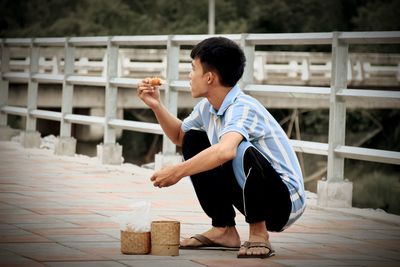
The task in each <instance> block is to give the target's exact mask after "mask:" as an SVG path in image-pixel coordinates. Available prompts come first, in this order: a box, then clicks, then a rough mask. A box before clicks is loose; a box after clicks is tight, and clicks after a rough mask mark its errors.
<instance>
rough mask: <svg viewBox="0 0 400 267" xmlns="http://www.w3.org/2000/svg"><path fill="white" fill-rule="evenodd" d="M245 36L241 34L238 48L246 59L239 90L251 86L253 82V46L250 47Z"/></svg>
mask: <svg viewBox="0 0 400 267" xmlns="http://www.w3.org/2000/svg"><path fill="white" fill-rule="evenodd" d="M246 37H247V34H242V36H241V40H240V46H241V47H242V49H243V52H244V55H245V57H246V66H245V68H244V72H243V76H242V79H241V80H240V82H239V85H240V88H241V89H242V90H244V89H245V87H246V85H248V84H252V83H253V80H254V59H255V45H250V44H248V42H246Z"/></svg>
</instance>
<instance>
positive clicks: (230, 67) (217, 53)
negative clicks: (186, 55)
mask: <svg viewBox="0 0 400 267" xmlns="http://www.w3.org/2000/svg"><path fill="white" fill-rule="evenodd" d="M190 57H191V58H192V59H195V58H199V59H200V62H201V64H202V66H203V69H204V72H207V71H216V72H217V73H218V75H219V78H220V83H221V84H222V85H223V86H231V87H233V86H234V85H236V83H237V82H238V81H239V79H240V78H241V77H242V75H243V71H244V66H245V64H246V57H245V56H244V53H243V51H242V49H241V48H240V47H239V45H237V44H236V43H235V42H234V41H232V40H230V39H228V38H225V37H211V38H208V39H205V40H203V41H201V42H200V43H198V44H197V45H196V46H195V47H194V48H193V50H192V52H191V53H190Z"/></svg>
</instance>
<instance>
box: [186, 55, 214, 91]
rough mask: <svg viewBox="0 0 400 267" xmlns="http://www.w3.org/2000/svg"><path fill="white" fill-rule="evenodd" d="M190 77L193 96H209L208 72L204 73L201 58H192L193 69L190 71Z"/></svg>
mask: <svg viewBox="0 0 400 267" xmlns="http://www.w3.org/2000/svg"><path fill="white" fill-rule="evenodd" d="M189 77H190V87H191V91H192V96H193V97H194V98H197V97H205V96H207V92H208V78H209V77H208V75H207V72H206V73H203V66H202V65H201V63H200V59H199V58H195V59H193V60H192V70H191V71H190V74H189Z"/></svg>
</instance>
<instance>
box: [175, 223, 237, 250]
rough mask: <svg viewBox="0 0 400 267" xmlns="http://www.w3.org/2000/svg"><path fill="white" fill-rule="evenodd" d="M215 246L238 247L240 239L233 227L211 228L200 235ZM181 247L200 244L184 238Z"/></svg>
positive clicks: (192, 239)
mask: <svg viewBox="0 0 400 267" xmlns="http://www.w3.org/2000/svg"><path fill="white" fill-rule="evenodd" d="M202 235H203V236H205V237H206V238H208V239H210V240H211V241H213V242H214V243H216V244H219V245H221V246H226V247H239V246H240V237H239V234H238V232H237V230H236V227H235V226H229V227H214V226H213V227H212V228H211V229H210V230H208V231H207V232H204V233H203V234H202ZM180 245H181V246H182V247H189V246H190V247H197V246H201V245H202V243H201V242H200V241H199V240H197V239H195V238H186V239H184V240H182V241H181V244H180Z"/></svg>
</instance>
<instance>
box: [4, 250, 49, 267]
mask: <svg viewBox="0 0 400 267" xmlns="http://www.w3.org/2000/svg"><path fill="white" fill-rule="evenodd" d="M0 264H1V266H4V267H14V266H15V267H17V266H20V267H27V266H29V267H43V266H46V265H45V264H43V263H39V262H37V261H34V260H32V259H28V258H25V257H22V256H19V255H17V254H14V253H11V252H9V251H4V250H0Z"/></svg>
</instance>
